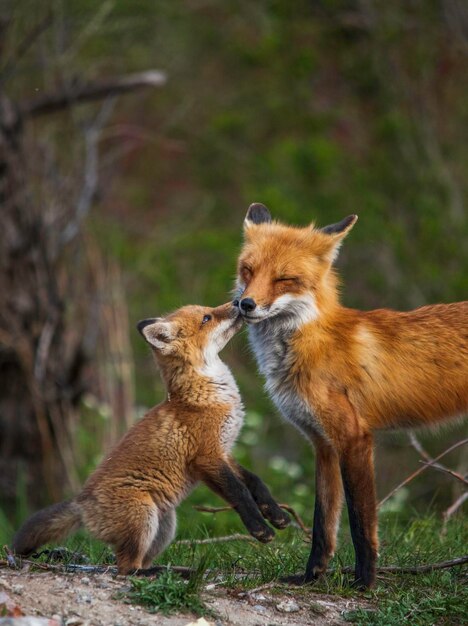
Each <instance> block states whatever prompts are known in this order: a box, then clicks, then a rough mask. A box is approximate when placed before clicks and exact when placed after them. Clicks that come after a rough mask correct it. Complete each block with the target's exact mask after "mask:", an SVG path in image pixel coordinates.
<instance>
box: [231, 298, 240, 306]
mask: <svg viewBox="0 0 468 626" xmlns="http://www.w3.org/2000/svg"><path fill="white" fill-rule="evenodd" d="M232 306H239V298H236V299H235V300H233V301H232Z"/></svg>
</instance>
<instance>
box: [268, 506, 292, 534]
mask: <svg viewBox="0 0 468 626" xmlns="http://www.w3.org/2000/svg"><path fill="white" fill-rule="evenodd" d="M280 511H281V509H280ZM271 523H272V524H273V526H274V527H275V528H279V529H283V528H286V527H287V526H289V524H290V523H291V518H290V517H289V515H288V514H287V513H286V512H285V511H281V513H280V514H275V517H272V518H271Z"/></svg>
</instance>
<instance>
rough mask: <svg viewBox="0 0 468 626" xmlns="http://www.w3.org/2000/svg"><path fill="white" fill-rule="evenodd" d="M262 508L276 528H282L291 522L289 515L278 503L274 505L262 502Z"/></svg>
mask: <svg viewBox="0 0 468 626" xmlns="http://www.w3.org/2000/svg"><path fill="white" fill-rule="evenodd" d="M260 510H261V512H262V514H263V516H264V517H266V518H267V519H268V520H269V521H270V522H271V523H272V524H273V526H274V527H275V528H279V529H280V530H281V529H283V528H286V526H289V524H290V523H291V518H290V517H289V515H288V514H287V513H286V512H285V511H283V510H282V509H280V507H279V506H278V505H277V504H276V503H275V504H274V505H273V506H272V505H270V504H262V505H260Z"/></svg>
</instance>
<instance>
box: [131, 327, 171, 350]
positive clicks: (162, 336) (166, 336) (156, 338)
mask: <svg viewBox="0 0 468 626" xmlns="http://www.w3.org/2000/svg"><path fill="white" fill-rule="evenodd" d="M145 322H148V323H145ZM138 330H139V331H140V332H141V334H142V335H143V337H144V338H145V339H146V341H147V342H148V343H149V344H150V345H152V346H153V348H156V350H158V351H159V352H161V353H162V354H170V353H171V352H172V351H173V350H174V346H173V345H171V342H172V341H173V339H175V332H174V327H173V325H172V324H171V322H167V321H166V320H164V319H162V318H156V319H154V320H143V322H139V324H138Z"/></svg>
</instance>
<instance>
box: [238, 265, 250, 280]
mask: <svg viewBox="0 0 468 626" xmlns="http://www.w3.org/2000/svg"><path fill="white" fill-rule="evenodd" d="M240 273H241V275H242V278H243V279H244V280H250V279H251V278H252V275H253V271H252V268H251V267H249V266H248V265H243V266H242V267H241V270H240Z"/></svg>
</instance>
